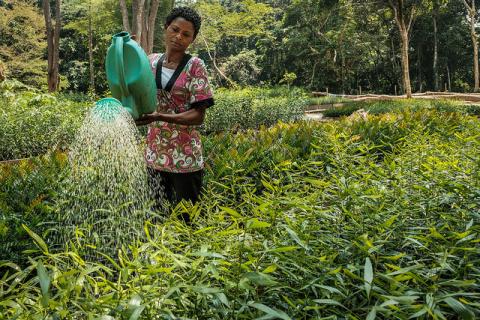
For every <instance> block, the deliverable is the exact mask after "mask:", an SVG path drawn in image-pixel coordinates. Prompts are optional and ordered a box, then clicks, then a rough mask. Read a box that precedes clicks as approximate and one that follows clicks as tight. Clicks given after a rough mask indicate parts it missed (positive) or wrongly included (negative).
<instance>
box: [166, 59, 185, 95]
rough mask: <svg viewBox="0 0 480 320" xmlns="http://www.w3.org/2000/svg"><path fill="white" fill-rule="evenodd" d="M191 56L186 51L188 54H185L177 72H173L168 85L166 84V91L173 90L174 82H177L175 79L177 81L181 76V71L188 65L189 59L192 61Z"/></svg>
mask: <svg viewBox="0 0 480 320" xmlns="http://www.w3.org/2000/svg"><path fill="white" fill-rule="evenodd" d="M191 57H192V56H191V55H189V54H188V53H186V54H185V55H184V56H183V58H182V61H180V63H179V64H178V67H177V69H175V72H174V73H173V75H172V77H171V78H170V80H169V81H168V83H167V85H166V86H165V90H166V91H170V90H172V87H173V84H174V83H175V81H177V78H178V76H179V75H180V73H181V72H182V71H183V69H184V68H185V66H186V65H187V63H188V61H190V58H191Z"/></svg>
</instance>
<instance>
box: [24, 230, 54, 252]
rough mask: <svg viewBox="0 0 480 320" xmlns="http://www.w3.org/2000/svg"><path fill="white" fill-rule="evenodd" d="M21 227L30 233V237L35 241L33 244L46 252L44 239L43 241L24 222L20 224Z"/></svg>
mask: <svg viewBox="0 0 480 320" xmlns="http://www.w3.org/2000/svg"><path fill="white" fill-rule="evenodd" d="M22 227H23V229H25V231H27V233H28V234H29V235H30V237H32V238H33V240H34V241H35V244H36V245H37V246H38V247H39V248H40V249H41V250H42V252H43V253H45V254H48V247H47V244H46V243H45V241H43V239H42V238H40V236H39V235H38V234H36V233H35V232H33V231H32V230H30V229H29V228H28V227H27V226H26V225H25V224H22Z"/></svg>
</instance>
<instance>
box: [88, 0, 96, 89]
mask: <svg viewBox="0 0 480 320" xmlns="http://www.w3.org/2000/svg"><path fill="white" fill-rule="evenodd" d="M89 11H90V16H89V17H88V63H89V67H90V92H92V93H94V92H95V76H94V74H93V30H92V0H90V1H89Z"/></svg>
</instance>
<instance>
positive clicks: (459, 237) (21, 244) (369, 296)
mask: <svg viewBox="0 0 480 320" xmlns="http://www.w3.org/2000/svg"><path fill="white" fill-rule="evenodd" d="M479 135H480V127H479V123H478V119H477V118H475V117H467V116H465V115H463V114H460V113H455V112H454V113H444V112H437V111H435V110H426V111H423V112H411V111H402V112H398V113H392V114H390V113H388V114H384V115H378V116H375V115H368V116H366V118H365V117H361V116H357V115H353V116H351V117H349V118H345V119H343V120H341V121H335V122H329V123H313V122H298V123H295V124H285V123H279V124H277V125H275V126H273V127H271V128H260V130H246V131H243V132H237V133H229V132H223V133H219V134H215V135H210V136H208V137H206V139H205V141H204V145H205V149H206V154H207V155H208V161H207V162H208V167H207V174H206V187H205V193H204V197H203V199H204V200H203V201H201V203H200V204H198V205H196V206H191V205H189V204H186V203H182V204H180V205H179V206H177V207H176V208H175V209H174V210H173V213H172V215H169V216H160V217H156V219H154V220H148V221H146V222H145V227H144V230H143V233H144V237H143V239H140V240H139V241H138V242H135V243H125V244H124V246H123V250H120V251H119V253H118V255H115V256H111V257H108V258H107V257H105V259H104V262H99V261H91V259H88V257H86V256H85V255H84V252H85V250H86V249H87V248H84V247H82V245H81V244H78V242H75V241H72V243H71V244H70V246H69V247H68V248H67V249H65V250H62V251H60V252H58V251H55V250H54V249H52V247H54V245H55V244H54V243H51V240H49V237H48V235H49V233H50V232H51V229H54V228H55V221H52V220H51V217H52V216H58V212H56V214H53V212H55V211H56V210H58V204H56V203H55V193H56V190H55V188H56V187H55V185H56V184H58V182H57V180H61V176H62V174H61V173H62V172H63V170H64V168H65V163H66V161H65V157H64V156H63V155H62V154H61V153H60V154H59V153H52V154H49V155H46V156H44V157H42V158H39V159H36V160H35V161H33V162H25V163H23V164H21V165H19V166H8V167H3V168H2V169H1V170H2V173H1V175H0V176H1V177H2V178H1V179H2V181H1V183H0V186H1V187H0V188H1V190H0V207H2V212H7V215H6V216H5V215H4V216H3V217H2V219H3V221H1V222H0V223H2V224H1V226H0V236H1V237H3V239H2V241H4V243H7V242H8V243H10V245H9V246H10V247H9V248H10V249H9V250H8V251H10V252H16V253H17V255H16V259H17V262H15V261H13V260H14V259H9V256H8V252H6V251H3V252H2V257H1V259H4V260H7V261H8V260H9V261H10V262H4V263H2V264H1V266H0V269H1V271H2V274H3V276H2V278H1V279H0V301H1V302H0V315H3V317H4V318H5V319H11V318H17V319H36V318H38V319H179V318H182V319H253V318H257V317H258V318H261V319H336V318H347V319H365V318H367V319H374V318H375V317H379V318H384V319H409V318H419V319H454V318H455V319H456V318H463V319H473V318H475V316H477V317H478V316H480V312H479V310H480V303H479V301H480V286H479V281H480V268H479V266H480V246H479V232H480V224H479V222H480V205H479V204H480V170H479V169H480V139H478V137H479ZM59 177H60V178H59ZM18 187H22V188H23V190H24V192H22V194H21V195H20V194H19V193H18V191H17V190H18V189H17V188H18ZM145 210H146V215H148V214H149V213H150V212H149V209H148V208H146V209H145ZM182 213H188V214H190V215H191V216H192V217H193V225H192V226H186V225H185V224H183V223H182V222H180V221H179V220H178V219H177V218H176V217H175V216H176V215H179V214H182ZM22 224H23V226H22ZM42 239H43V240H42ZM2 247H3V246H2ZM24 249H28V250H27V252H26V253H25V252H23V253H22V252H21V251H22V250H24ZM104 249H105V248H97V249H96V250H98V251H100V252H105V250H104ZM88 250H91V248H88ZM25 255H28V260H26V259H25ZM0 318H1V316H0Z"/></svg>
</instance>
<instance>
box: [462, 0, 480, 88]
mask: <svg viewBox="0 0 480 320" xmlns="http://www.w3.org/2000/svg"><path fill="white" fill-rule="evenodd" d="M462 1H463V4H464V5H465V8H466V9H467V13H468V15H467V17H468V20H469V23H470V37H471V38H472V46H473V75H474V83H475V87H474V89H473V91H474V92H478V90H479V87H478V86H479V71H478V35H477V32H476V30H475V25H476V24H477V11H476V9H475V0H470V4H469V2H468V1H467V0H462Z"/></svg>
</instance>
